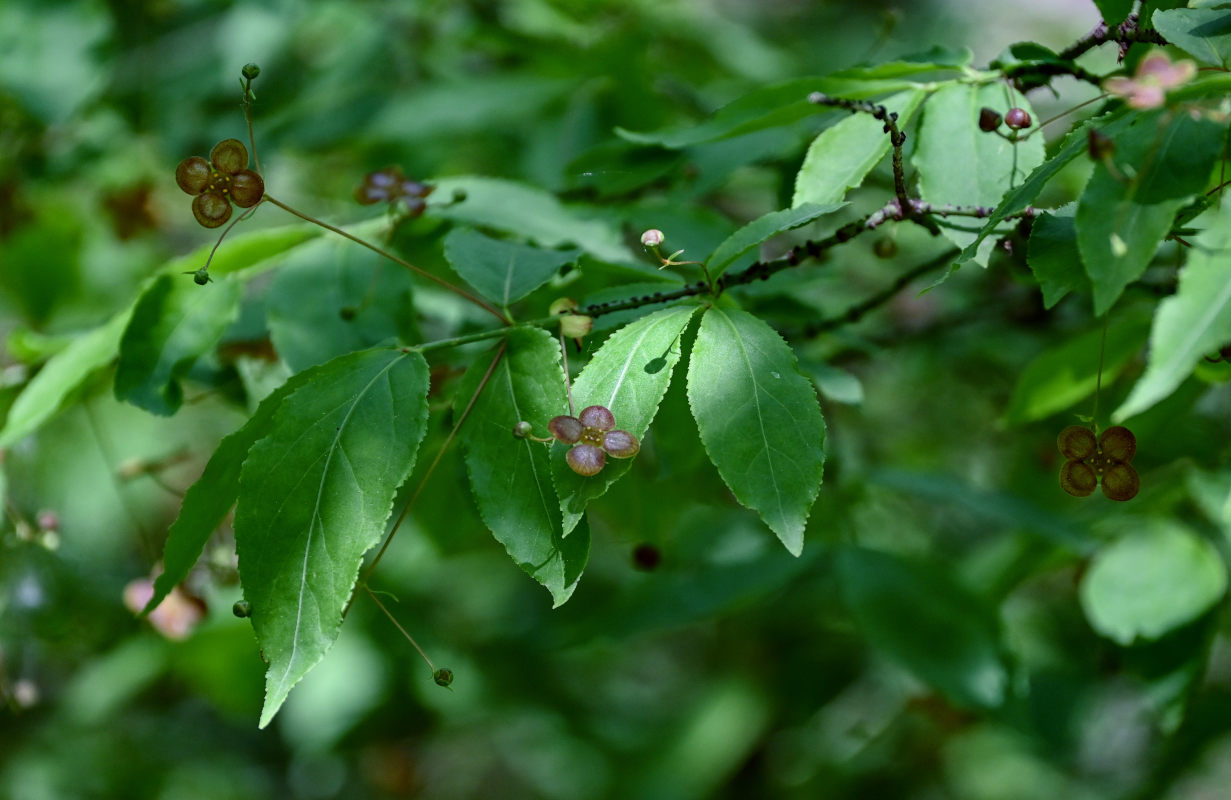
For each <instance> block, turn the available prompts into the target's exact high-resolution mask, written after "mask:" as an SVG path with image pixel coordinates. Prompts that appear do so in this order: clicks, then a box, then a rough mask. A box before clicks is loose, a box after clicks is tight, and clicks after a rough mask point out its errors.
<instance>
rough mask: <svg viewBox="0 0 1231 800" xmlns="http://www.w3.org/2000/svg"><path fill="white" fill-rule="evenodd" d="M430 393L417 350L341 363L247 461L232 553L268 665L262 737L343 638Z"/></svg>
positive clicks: (410, 459) (282, 410)
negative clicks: (346, 611) (345, 614)
mask: <svg viewBox="0 0 1231 800" xmlns="http://www.w3.org/2000/svg"><path fill="white" fill-rule="evenodd" d="M427 389H428V370H427V362H426V361H425V360H424V359H423V356H422V355H420V354H419V353H417V352H413V351H412V352H404V351H400V350H394V349H388V348H381V349H374V350H363V351H359V352H356V353H351V354H349V355H345V356H341V357H339V358H336V359H334V360H333V361H330V362H329V363H327V364H325V365H323V366H322V367H321V368H320V370H319V372H317V373H316V376H315V380H313V381H312V382H310V383H308V384H307V385H304V386H301V387H300V388H299V389H297V390H296V391H294V392H291V393H290V394H289V395H288V396H287V397H286V399H285V400H284V401H283V402H282V404H281V405H280V406H279V408H278V410H277V411H276V412H275V413H274V417H273V420H272V423H271V425H270V429H269V432H268V433H267V434H266V435H265V437H264V438H262V439H261V440H259V441H258V442H256V443H255V444H254V445H253V446H252V448H251V449H250V450H249V452H248V458H247V460H246V461H245V462H244V466H243V469H242V471H241V472H240V480H239V503H238V507H237V509H236V512H235V543H236V548H237V550H238V554H239V573H240V578H241V580H242V583H243V587H244V599H245V600H247V601H248V602H249V603H250V604H251V605H252V625H253V628H254V629H255V630H256V635H257V640H258V641H259V643H260V646H261V649H262V651H263V652H264V655H265V658H266V660H267V661H268V664H269V670H268V672H267V673H266V694H265V707H264V709H263V710H262V712H261V721H260V727H262V728H264V727H265V726H266V725H268V724H269V722H270V720H272V719H273V717H274V715H275V714H276V713H277V711H278V709H279V708H280V707H281V706H282V703H283V702H284V701H285V700H286V697H287V695H288V694H289V693H290V691H291V688H292V687H293V686H294V685H295V684H296V683H298V682H299V680H300V679H301V678H303V676H304V675H305V674H307V672H308V670H310V669H311V668H312V667H313V666H315V665H316V664H317V663H318V662H319V661H320V660H321V659H322V658H324V656H325V653H326V652H328V650H329V649H330V647H332V646H333V643H334V641H335V640H336V639H337V636H338V632H339V631H340V630H341V626H342V610H343V608H344V607H345V605H346V603H347V600H348V599H349V598H350V595H351V592H352V590H353V589H354V586H355V580H356V579H357V577H358V575H359V566H360V563H361V561H362V559H363V555H364V553H366V552H367V551H368V550H369V549H370V548H371V547H372V546H373V545H375V544H376V543H377V542H379V541H380V539H381V536H382V535H383V534H384V532H385V525H386V522H387V520H388V518H389V514H390V511H391V510H392V508H393V498H394V495H395V493H396V492H397V489H398V487H399V486H401V485H402V483H403V482H404V481H405V480H406V478H407V476H408V475H409V474H410V471H411V469H412V468H413V466H414V463H415V455H416V453H417V452H418V448H419V442H420V440H421V439H422V438H423V434H424V431H425V427H426V420H427Z"/></svg>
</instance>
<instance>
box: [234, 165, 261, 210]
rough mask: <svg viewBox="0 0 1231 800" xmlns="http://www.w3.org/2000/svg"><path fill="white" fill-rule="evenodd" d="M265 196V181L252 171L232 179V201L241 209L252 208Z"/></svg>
mask: <svg viewBox="0 0 1231 800" xmlns="http://www.w3.org/2000/svg"><path fill="white" fill-rule="evenodd" d="M264 196H265V180H264V179H263V178H262V177H261V176H260V175H258V174H257V173H255V172H253V171H252V170H250V169H245V170H240V171H239V173H238V174H236V175H235V176H233V177H232V178H231V199H232V200H234V201H235V205H237V206H239V207H240V208H251V207H252V206H254V205H256V204H257V203H259V202H261V198H262V197H264Z"/></svg>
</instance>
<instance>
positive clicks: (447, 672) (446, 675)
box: [432, 667, 453, 688]
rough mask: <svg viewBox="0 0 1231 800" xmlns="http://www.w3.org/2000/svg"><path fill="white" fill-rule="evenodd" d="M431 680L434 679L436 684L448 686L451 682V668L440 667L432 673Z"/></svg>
mask: <svg viewBox="0 0 1231 800" xmlns="http://www.w3.org/2000/svg"><path fill="white" fill-rule="evenodd" d="M432 680H434V681H436V685H437V686H444V687H446V688H447V687H448V686H449V685H450V684H452V683H453V670H451V669H445V668H443V667H442V668H440V669H438V670H436V671H435V672H433V673H432Z"/></svg>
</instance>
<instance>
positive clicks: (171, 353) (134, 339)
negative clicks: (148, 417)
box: [115, 274, 243, 416]
mask: <svg viewBox="0 0 1231 800" xmlns="http://www.w3.org/2000/svg"><path fill="white" fill-rule="evenodd" d="M242 293H243V286H242V285H241V284H240V282H239V281H237V280H234V279H226V278H223V279H221V280H215V281H212V282H210V283H208V284H206V285H205V286H198V285H197V284H196V283H194V282H193V281H191V280H188V279H186V277H185V276H183V275H168V274H163V275H160V276H158V277H157V278H155V279H154V282H153V283H151V284H150V285H149V286H148V287H147V288H146V290H145V291H144V292H142V294H141V296H140V297H139V298H138V299H137V304H136V306H135V307H134V309H133V314H132V318H131V319H130V320H129V322H128V327H127V328H126V329H125V330H124V338H123V339H121V340H120V360H119V363H118V364H117V365H116V370H115V396H116V399H117V400H123V401H126V402H129V403H132V404H133V405H135V406H138V407H140V408H144V409H145V410H146V411H149V412H151V413H154V414H161V415H163V416H169V415H171V414H174V413H175V412H176V411H178V410H179V407H180V404H181V403H183V401H184V390H183V388H182V387H181V386H180V378H182V377H183V376H184V375H185V374H186V373H187V372H188V370H190V369H191V368H192V365H193V364H195V363H196V361H197V359H198V358H200V357H201V356H202V355H204V354H205V353H206V352H208V351H210V350H212V349H213V348H214V347H215V346H216V345H217V344H218V340H219V339H221V338H222V334H223V332H224V331H225V330H226V329H227V326H228V325H230V324H231V322H232V321H233V320H234V319H235V317H236V316H237V315H238V313H239V299H240V295H241V294H242Z"/></svg>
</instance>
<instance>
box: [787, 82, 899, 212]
mask: <svg viewBox="0 0 1231 800" xmlns="http://www.w3.org/2000/svg"><path fill="white" fill-rule="evenodd" d="M808 102H809V103H813V104H815V105H818V106H830V107H833V108H845V109H846V110H847V111H849V112H851V113H852V114H854V113H856V112H858V111H862V112H864V113H865V114H871V115H872V116H873V117H875V118H876V119H878V120H880V121H881V122H883V123H885V128H884V130H885V133H887V134H889V143H890V144H891V145H893V193H894V195H895V196H896V197H897V199H898V204H899V206H901V208H902V209H903V211H904V213H906V214H907V215H908V216H913V214H911V213H910V212H907V211H905V210H906V209H908V208H910V197H909V196H908V195H907V194H906V172H905V170H904V168H903V166H902V144H903V143H904V142H905V141H906V134H904V133H902V131H900V130H899V129H898V113H897V112H896V111H894V112H892V113H891V112H890V111H889V109H887V108H885V107H884V106H882V105H877V104H876V103H869V102H868V101H866V100H844V99H842V98H840V97H830V96H829V95H827V94H823V93H821V92H813V93H812V94H810V95H808Z"/></svg>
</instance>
